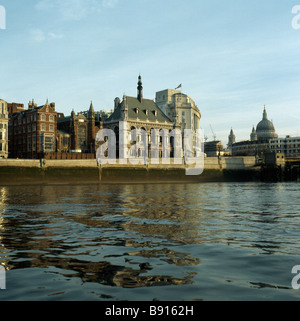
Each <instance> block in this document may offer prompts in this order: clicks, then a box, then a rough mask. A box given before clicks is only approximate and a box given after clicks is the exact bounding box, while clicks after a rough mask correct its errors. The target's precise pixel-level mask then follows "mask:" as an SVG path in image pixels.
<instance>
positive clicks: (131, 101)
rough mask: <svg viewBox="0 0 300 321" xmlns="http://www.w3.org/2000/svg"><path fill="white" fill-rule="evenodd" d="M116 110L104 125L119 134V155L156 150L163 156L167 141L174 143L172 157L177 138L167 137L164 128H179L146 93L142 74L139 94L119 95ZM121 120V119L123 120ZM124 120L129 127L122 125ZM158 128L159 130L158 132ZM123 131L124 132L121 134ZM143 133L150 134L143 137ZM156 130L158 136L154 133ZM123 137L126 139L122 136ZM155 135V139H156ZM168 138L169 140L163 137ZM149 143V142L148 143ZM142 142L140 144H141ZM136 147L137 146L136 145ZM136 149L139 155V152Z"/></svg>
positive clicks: (116, 100) (125, 155) (147, 153)
mask: <svg viewBox="0 0 300 321" xmlns="http://www.w3.org/2000/svg"><path fill="white" fill-rule="evenodd" d="M114 103H115V106H114V112H113V114H112V115H111V116H110V117H109V118H108V119H107V120H106V121H104V122H103V127H104V128H106V129H111V130H113V131H114V132H115V134H116V145H117V148H116V149H117V155H116V157H117V158H127V157H130V156H133V157H135V156H137V157H145V158H148V157H150V156H151V155H150V151H151V150H152V151H153V150H154V144H152V143H153V142H155V148H156V150H155V151H154V153H155V154H156V155H157V156H158V158H159V157H163V156H164V155H163V154H162V153H163V148H162V147H163V144H168V146H170V149H169V152H170V156H171V157H172V153H173V146H172V143H173V138H172V137H171V139H170V141H167V140H168V137H163V135H162V134H161V133H162V130H165V131H166V132H167V133H170V132H171V131H172V130H173V129H174V128H178V129H179V127H178V126H176V125H175V124H174V123H173V121H172V120H171V119H170V118H169V117H168V116H166V115H165V113H164V112H163V111H162V110H161V109H160V108H159V107H158V106H157V104H156V103H155V102H154V101H153V100H150V99H145V98H144V97H143V86H142V79H141V76H140V77H139V81H138V92H137V97H129V96H125V95H124V96H123V100H122V101H121V100H120V98H116V99H115V101H114ZM120 122H121V123H120ZM120 124H121V126H123V125H124V124H125V125H126V127H123V128H120ZM154 130H157V131H156V132H155V131H154ZM120 131H121V133H122V135H120ZM142 133H143V134H145V135H146V138H145V137H142ZM153 133H154V134H155V137H153V136H151V134H153ZM122 138H123V141H121V139H122ZM142 139H146V141H147V145H148V149H147V150H145V148H143V147H145V146H142V145H141V144H140V143H141V141H142ZM153 139H154V140H153ZM163 139H165V140H166V141H163ZM144 145H145V144H144ZM138 146H140V148H139V147H138ZM134 147H136V148H134ZM135 153H136V155H135Z"/></svg>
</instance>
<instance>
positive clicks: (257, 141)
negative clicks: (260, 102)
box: [231, 106, 278, 156]
mask: <svg viewBox="0 0 300 321" xmlns="http://www.w3.org/2000/svg"><path fill="white" fill-rule="evenodd" d="M277 138H278V135H277V134H276V131H275V127H274V124H273V123H272V122H271V121H270V120H269V119H268V115H267V111H266V106H265V107H264V111H263V118H262V120H261V121H260V122H259V123H258V124H257V126H256V128H255V127H254V126H253V128H252V132H251V134H250V140H248V141H241V142H237V143H234V144H232V147H231V148H232V155H233V156H256V155H260V154H262V153H265V152H267V151H270V150H271V149H270V144H269V143H270V141H271V140H272V139H277Z"/></svg>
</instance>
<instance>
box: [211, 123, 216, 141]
mask: <svg viewBox="0 0 300 321" xmlns="http://www.w3.org/2000/svg"><path fill="white" fill-rule="evenodd" d="M209 126H210V130H211V132H212V134H213V137H214V141H216V140H217V136H216V134H215V133H214V131H213V129H212V127H211V125H209Z"/></svg>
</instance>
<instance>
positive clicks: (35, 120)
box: [9, 101, 57, 159]
mask: <svg viewBox="0 0 300 321" xmlns="http://www.w3.org/2000/svg"><path fill="white" fill-rule="evenodd" d="M12 111H14V110H12ZM56 146H57V113H56V111H55V104H54V103H51V104H49V103H48V101H47V102H46V104H45V105H43V106H40V107H37V105H35V104H34V102H30V103H29V105H28V109H27V110H24V111H21V112H15V113H13V114H11V115H10V119H9V157H10V158H31V159H34V158H40V157H42V155H43V154H45V153H47V152H56Z"/></svg>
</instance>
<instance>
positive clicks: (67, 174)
mask: <svg viewBox="0 0 300 321" xmlns="http://www.w3.org/2000/svg"><path fill="white" fill-rule="evenodd" d="M185 169H186V167H185V165H176V164H169V165H164V164H158V165H134V166H133V165H121V164H115V165H109V164H107V165H101V166H100V165H98V164H97V161H96V160H95V159H87V160H46V159H42V160H23V159H22V160H21V159H7V160H4V159H3V160H0V184H2V185H19V184H22V185H24V184H78V183H81V184H99V183H103V184H105V183H170V182H174V183H176V182H186V183H188V182H195V183H196V182H211V181H232V180H239V181H241V180H253V178H254V176H255V175H254V174H255V158H254V157H234V158H233V157H232V158H229V157H227V158H217V157H211V158H206V159H205V162H204V171H203V173H202V174H201V175H197V176H188V175H186V171H185Z"/></svg>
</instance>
